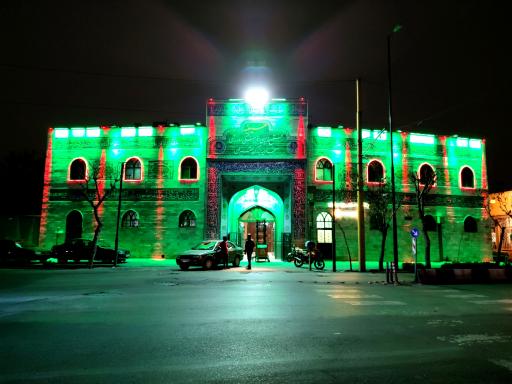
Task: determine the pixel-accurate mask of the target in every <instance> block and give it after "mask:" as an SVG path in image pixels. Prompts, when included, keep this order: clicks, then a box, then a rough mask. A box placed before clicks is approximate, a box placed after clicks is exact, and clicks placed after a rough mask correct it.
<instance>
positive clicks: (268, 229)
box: [228, 185, 284, 259]
mask: <svg viewBox="0 0 512 384" xmlns="http://www.w3.org/2000/svg"><path fill="white" fill-rule="evenodd" d="M283 223H284V204H283V200H282V199H281V197H280V196H279V195H278V194H277V193H275V192H274V191H271V190H270V189H267V188H264V187H262V186H259V185H253V186H251V187H249V188H246V189H243V190H241V191H238V192H237V193H235V194H234V195H233V197H232V198H231V199H230V201H229V205H228V233H229V235H230V238H231V240H232V241H234V242H236V243H238V244H239V245H241V246H243V243H244V241H245V239H246V237H247V234H248V233H250V234H251V235H252V237H253V239H254V241H255V243H258V240H260V243H261V244H263V242H264V241H265V242H266V243H265V244H266V245H267V249H268V252H269V253H270V252H271V254H270V255H269V256H272V257H275V258H276V259H280V258H281V254H282V249H281V248H282V236H283ZM257 236H259V237H260V239H258V238H257ZM270 247H271V248H270Z"/></svg>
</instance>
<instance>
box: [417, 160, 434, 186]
mask: <svg viewBox="0 0 512 384" xmlns="http://www.w3.org/2000/svg"><path fill="white" fill-rule="evenodd" d="M419 176H420V184H423V185H426V184H430V185H434V184H435V177H436V173H435V171H434V168H432V166H431V165H430V164H427V163H425V164H423V165H422V166H421V167H420V172H419Z"/></svg>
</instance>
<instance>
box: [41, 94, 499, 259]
mask: <svg viewBox="0 0 512 384" xmlns="http://www.w3.org/2000/svg"><path fill="white" fill-rule="evenodd" d="M362 134H363V147H364V148H363V150H364V156H363V159H364V160H363V161H364V167H363V169H365V170H366V171H365V174H364V178H365V185H366V186H367V187H372V186H376V185H379V183H381V182H382V180H385V179H386V178H388V170H389V167H390V151H389V137H388V136H389V134H388V133H387V132H386V131H382V130H366V129H365V130H363V132H362ZM393 141H394V147H395V153H394V156H395V158H394V162H395V175H396V185H397V193H398V197H399V198H398V200H399V201H401V207H400V210H399V212H398V226H399V228H398V232H399V242H400V244H399V246H400V250H401V251H400V258H401V260H409V259H410V258H411V251H410V249H411V240H410V235H409V232H410V230H411V229H412V228H413V227H417V228H420V229H421V228H422V226H421V223H420V222H419V219H418V214H417V210H416V207H415V205H414V199H415V198H414V185H413V183H412V182H411V181H410V173H411V172H423V171H424V170H425V169H426V168H425V167H431V168H432V169H433V170H434V171H435V172H436V174H437V183H436V185H435V187H434V188H433V190H432V191H431V193H430V195H429V200H428V204H427V205H428V207H427V212H426V213H427V214H428V217H427V219H428V220H429V221H431V223H430V224H429V225H431V227H432V228H431V231H432V232H430V237H431V239H432V251H431V255H432V256H431V257H432V261H434V262H435V261H441V260H452V261H455V260H466V261H470V260H471V261H479V260H481V259H482V258H483V257H485V256H488V255H489V252H490V250H491V247H490V236H489V228H488V225H487V221H486V217H485V215H484V214H483V212H484V210H483V205H482V197H481V191H482V190H486V189H487V174H486V161H485V141H483V140H480V139H473V138H461V137H457V136H436V135H427V134H416V133H407V132H397V133H396V134H395V136H394V139H393ZM356 145H357V135H356V132H355V131H354V130H353V129H350V128H344V127H341V126H339V127H311V126H309V125H308V110H307V103H306V101H305V100H304V99H302V98H301V99H297V100H285V99H272V100H271V101H270V102H268V103H267V104H265V105H259V106H250V105H249V104H247V103H245V102H244V101H243V100H239V99H230V100H214V99H210V100H209V101H208V102H207V105H206V123H205V124H204V125H202V124H196V125H181V126H180V125H155V126H137V127H116V126H108V127H105V126H103V127H82V128H79V127H73V128H68V127H56V128H51V129H50V130H49V132H48V146H47V158H46V171H45V185H44V192H43V210H42V218H41V228H40V243H41V244H40V245H41V246H45V247H50V246H51V245H53V244H55V243H56V242H62V241H63V240H64V238H70V237H80V236H82V237H91V238H92V234H93V230H94V227H95V221H94V218H93V214H92V209H91V208H90V206H89V204H88V203H87V201H85V200H84V199H83V195H82V187H83V184H84V183H85V182H86V181H85V180H86V179H87V178H88V177H90V175H91V172H93V170H99V171H100V172H101V174H102V175H104V180H103V184H104V185H103V188H107V186H108V185H109V182H110V180H111V179H113V178H116V177H117V178H119V174H120V169H121V164H122V163H124V164H125V172H124V177H123V192H122V208H121V210H120V213H121V220H120V222H121V225H120V231H119V242H120V246H121V247H123V248H128V249H130V250H131V252H132V255H133V256H134V257H162V255H165V257H168V258H172V257H174V255H175V254H176V253H177V251H179V250H182V249H186V248H189V247H190V246H192V245H194V244H195V243H197V242H198V241H200V240H202V239H204V238H220V237H222V236H223V235H229V237H230V239H231V240H233V241H234V242H237V243H239V244H242V242H243V239H245V237H246V235H247V233H251V234H253V238H257V240H259V241H260V242H261V243H264V244H265V245H266V247H267V248H266V250H267V252H269V253H270V255H271V256H273V257H275V258H276V259H278V260H279V259H281V258H282V255H283V254H284V253H286V252H287V251H288V250H289V247H290V246H291V244H292V243H295V244H296V245H298V246H304V242H305V240H310V239H312V240H314V241H317V242H318V243H319V244H320V246H321V248H322V249H323V250H324V251H325V252H326V253H328V252H329V244H330V243H331V241H332V230H331V228H332V225H333V218H332V182H333V178H334V179H335V187H336V190H337V191H339V196H338V195H337V196H336V200H337V202H336V212H337V214H336V223H337V225H336V238H337V239H341V236H342V235H341V230H340V229H339V227H338V225H342V226H343V228H344V230H345V233H346V235H347V240H348V245H349V247H350V249H351V251H352V255H357V225H356V224H357V223H356V221H355V220H356V217H357V216H356V215H355V212H356V207H355V205H354V203H355V200H354V199H355V187H356V185H357V183H356V179H355V176H354V171H355V170H356V169H357V167H356V163H355V162H356V161H357V153H356V151H357V148H356ZM333 164H334V165H335V170H336V174H335V175H333V172H332V169H333V167H332V165H333ZM344 191H348V192H349V193H345V192H344ZM351 191H352V192H354V194H353V196H354V199H352V198H350V196H351ZM337 194H338V192H337ZM347 196H349V198H347ZM349 200H350V201H349ZM117 205H118V195H117V191H116V192H115V193H114V194H113V195H112V196H111V197H110V198H109V199H108V200H106V201H105V203H104V206H103V208H102V210H101V212H100V214H101V215H102V218H103V221H104V229H103V231H102V235H101V238H102V240H103V241H106V242H108V243H110V244H113V243H114V238H115V232H116V219H117V211H118V209H117ZM365 211H366V212H368V204H367V203H365ZM468 221H470V222H471V223H473V224H474V225H473V226H472V227H471V228H473V229H474V230H472V231H471V232H467V231H466V232H465V228H466V227H467V225H465V223H467V222H468ZM365 223H366V233H367V237H366V244H367V247H366V249H367V259H368V260H370V261H372V260H377V258H378V254H379V249H380V233H379V232H378V231H376V230H373V229H372V228H371V225H370V221H369V220H366V221H365ZM390 242H391V240H390V239H389V238H388V243H387V246H386V255H387V260H390V258H388V257H391V253H390V252H392V247H391V243H390ZM421 246H422V245H421V238H420V239H419V241H418V249H419V260H420V261H421V257H422V251H421ZM337 256H338V260H346V259H347V251H346V246H345V244H344V242H342V241H338V242H337Z"/></svg>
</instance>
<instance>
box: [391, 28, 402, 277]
mask: <svg viewBox="0 0 512 384" xmlns="http://www.w3.org/2000/svg"><path fill="white" fill-rule="evenodd" d="M401 28H402V26H400V25H396V26H395V27H394V28H393V31H392V32H391V33H389V34H388V124H389V142H390V149H391V152H390V154H391V202H392V209H393V212H392V218H393V261H394V262H395V267H396V268H398V232H397V230H398V228H397V223H396V187H395V160H394V152H393V118H392V116H393V108H392V89H391V36H392V34H393V33H395V32H398V31H399V30H400V29H401Z"/></svg>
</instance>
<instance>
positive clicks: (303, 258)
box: [288, 247, 325, 269]
mask: <svg viewBox="0 0 512 384" xmlns="http://www.w3.org/2000/svg"><path fill="white" fill-rule="evenodd" d="M310 255H311V264H313V265H314V267H315V268H316V269H324V268H325V261H324V258H323V256H322V254H321V253H320V252H319V251H318V249H315V250H312V251H304V250H303V249H300V248H296V247H293V248H292V251H291V252H290V253H288V261H292V260H293V263H294V264H295V266H296V267H297V268H300V267H302V266H303V265H304V264H309V258H310Z"/></svg>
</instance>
